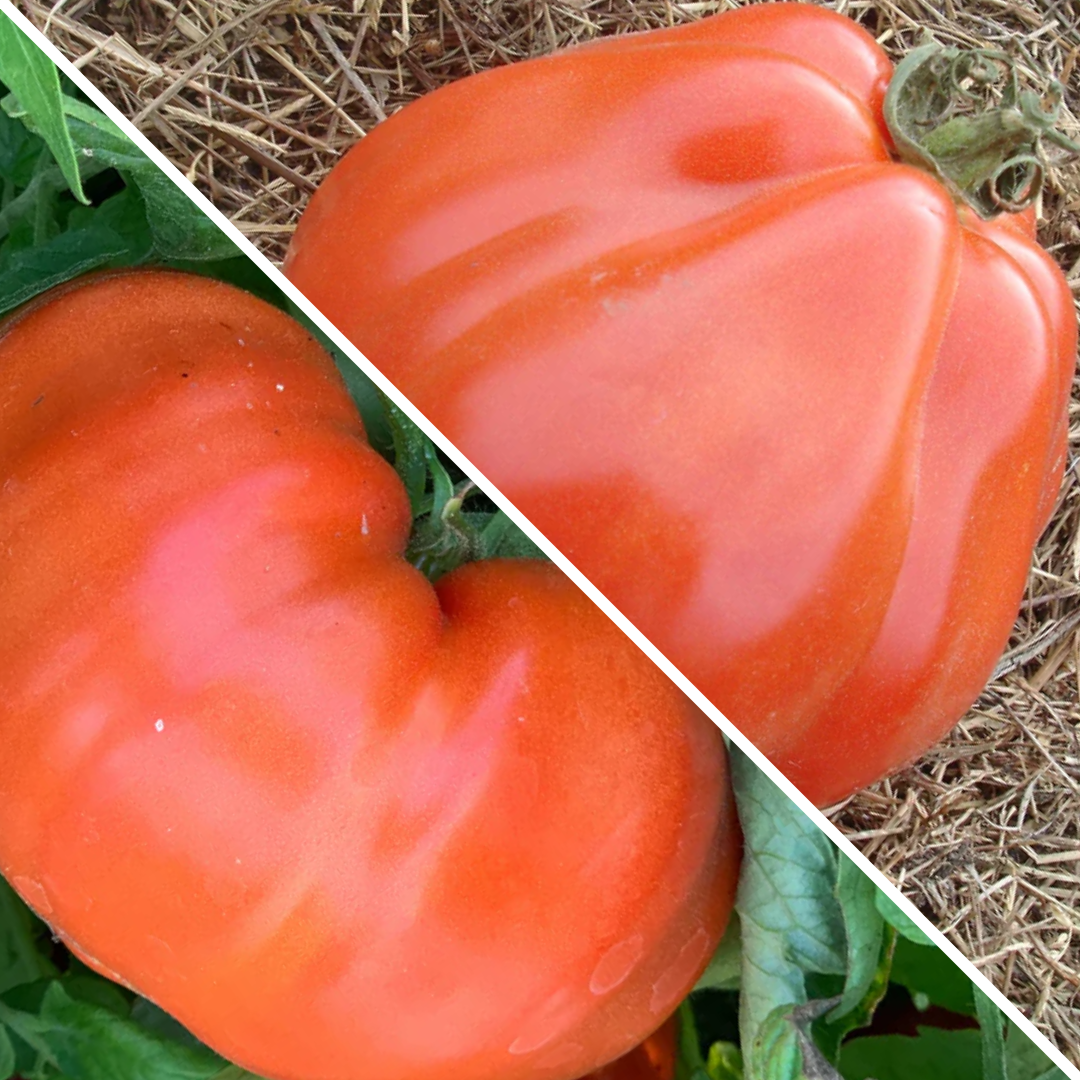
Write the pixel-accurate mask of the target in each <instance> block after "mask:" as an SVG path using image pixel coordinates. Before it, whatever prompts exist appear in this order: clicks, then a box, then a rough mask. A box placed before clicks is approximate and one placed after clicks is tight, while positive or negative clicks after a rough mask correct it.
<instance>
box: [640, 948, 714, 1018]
mask: <svg viewBox="0 0 1080 1080" xmlns="http://www.w3.org/2000/svg"><path fill="white" fill-rule="evenodd" d="M708 950H709V935H708V934H707V933H706V932H705V929H704V927H700V928H699V929H698V932H697V933H696V934H694V936H693V937H692V938H691V939H690V940H689V941H688V942H687V943H686V944H685V945H684V946H683V947H682V949H681V950H680V951H679V955H678V956H677V957H675V963H673V964H672V965H671V967H669V968H668V969H667V971H665V972H664V974H663V975H661V976H660V978H659V979H657V980H656V982H655V983H654V984H653V993H652V1000H651V1001H650V1002H649V1008H650V1009H651V1010H652V1012H654V1013H668V1012H671V1010H672V1009H673V1008H674V1007H675V1005H676V1004H677V1002H678V1000H679V998H681V997H682V996H683V994H684V993H685V992H686V990H687V989H688V984H689V983H690V981H691V979H693V977H694V975H695V973H696V972H697V970H698V968H699V967H700V966H701V964H702V962H703V961H704V959H705V954H706V953H707V952H708Z"/></svg>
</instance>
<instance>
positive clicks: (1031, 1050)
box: [1005, 1025, 1067, 1080]
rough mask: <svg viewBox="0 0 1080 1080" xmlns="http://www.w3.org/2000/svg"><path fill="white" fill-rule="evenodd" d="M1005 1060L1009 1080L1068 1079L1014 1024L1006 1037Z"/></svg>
mask: <svg viewBox="0 0 1080 1080" xmlns="http://www.w3.org/2000/svg"><path fill="white" fill-rule="evenodd" d="M1005 1062H1006V1071H1007V1075H1008V1077H1009V1080H1067V1077H1066V1076H1065V1073H1064V1072H1062V1071H1061V1069H1059V1068H1058V1067H1057V1066H1056V1065H1055V1064H1053V1063H1052V1062H1051V1060H1050V1059H1049V1058H1048V1057H1047V1056H1046V1055H1045V1054H1044V1053H1043V1052H1042V1050H1041V1049H1040V1048H1039V1047H1038V1046H1036V1045H1035V1043H1033V1042H1032V1041H1031V1039H1029V1038H1028V1037H1027V1035H1025V1034H1024V1033H1023V1032H1022V1031H1021V1030H1020V1029H1019V1028H1018V1027H1016V1026H1014V1025H1010V1026H1009V1033H1008V1035H1007V1036H1006V1038H1005Z"/></svg>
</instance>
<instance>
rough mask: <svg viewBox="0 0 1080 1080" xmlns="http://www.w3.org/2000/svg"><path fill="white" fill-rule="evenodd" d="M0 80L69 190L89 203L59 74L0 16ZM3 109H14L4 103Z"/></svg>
mask: <svg viewBox="0 0 1080 1080" xmlns="http://www.w3.org/2000/svg"><path fill="white" fill-rule="evenodd" d="M0 82H3V83H4V84H5V85H6V86H7V88H8V89H9V90H11V91H12V93H13V94H14V95H15V96H16V98H17V99H18V111H21V112H24V113H25V115H26V116H27V118H28V119H29V120H30V122H31V124H30V126H31V127H32V128H33V129H34V130H36V131H37V132H38V133H39V134H40V135H41V137H42V138H43V139H44V140H45V142H46V144H47V145H48V147H49V150H50V151H51V152H52V156H53V158H54V159H55V160H56V163H57V165H59V167H60V171H61V173H63V176H64V179H65V181H66V182H67V185H68V187H69V188H70V189H71V193H72V194H73V195H74V196H75V198H76V199H78V200H79V202H81V203H86V202H89V200H88V199H87V198H86V195H85V193H84V192H83V188H82V181H81V180H80V177H79V162H78V160H77V158H76V152H75V145H74V143H73V141H72V138H71V134H70V133H69V131H68V125H67V123H66V122H65V118H64V105H63V100H64V98H63V94H62V93H61V92H60V76H59V75H58V74H57V71H56V67H55V66H54V64H53V62H52V61H51V60H50V59H49V58H48V57H47V56H46V55H45V54H44V53H43V52H41V50H40V49H38V47H37V46H36V45H34V44H32V43H31V42H30V40H29V38H27V37H26V35H25V34H24V33H23V32H22V31H21V30H20V29H19V28H18V27H17V26H16V25H15V24H14V23H13V22H12V21H11V20H10V19H9V18H7V17H6V16H0ZM5 111H8V112H9V114H10V113H12V112H15V111H16V108H15V103H14V102H12V103H11V108H10V109H9V106H8V102H5Z"/></svg>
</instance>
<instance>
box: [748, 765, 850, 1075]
mask: <svg viewBox="0 0 1080 1080" xmlns="http://www.w3.org/2000/svg"><path fill="white" fill-rule="evenodd" d="M731 768H732V779H733V781H734V786H735V798H736V801H737V803H738V807H739V820H740V822H741V824H742V829H743V842H744V848H743V852H744V853H743V868H742V874H741V877H740V879H739V890H738V895H737V898H736V902H735V907H736V910H737V911H738V913H739V918H740V921H741V925H742V980H741V987H742V997H741V1001H740V1008H739V1032H740V1038H741V1042H742V1046H743V1048H744V1057H745V1058H746V1076H747V1080H766V1076H768V1078H769V1080H771V1078H772V1077H780V1076H790V1077H791V1078H792V1080H794V1078H795V1077H797V1076H798V1072H797V1071H796V1072H790V1073H784V1072H776V1071H770V1072H769V1073H768V1074H766V1073H764V1072H763V1071H762V1069H763V1067H764V1065H763V1063H764V1061H765V1060H766V1059H769V1060H779V1059H778V1058H775V1054H778V1053H779V1050H776V1051H775V1052H774V1050H772V1049H770V1047H772V1046H773V1043H772V1042H770V1043H769V1046H768V1047H765V1046H764V1044H762V1043H759V1042H758V1040H759V1036H761V1034H762V1029H763V1027H764V1025H765V1024H766V1022H769V1023H770V1024H772V1025H776V1023H777V1021H776V1019H775V1018H776V1017H777V1016H778V1015H782V1014H781V1013H778V1010H782V1009H784V1008H785V1007H786V1009H787V1011H788V1013H789V1014H790V1011H791V1008H792V1007H793V1006H798V1005H805V1004H806V1001H807V994H806V981H805V975H806V973H807V972H820V973H823V974H831V975H843V974H845V973H846V970H847V963H846V961H847V957H846V938H845V932H844V924H843V918H842V915H841V911H840V905H839V903H838V902H837V898H836V894H835V892H834V889H835V886H836V878H837V861H836V852H835V850H834V849H833V847H832V845H831V844H830V843H829V841H828V840H827V839H826V838H825V837H824V836H823V835H822V833H821V832H820V831H819V829H818V827H817V826H816V825H815V824H814V823H813V822H811V821H810V819H809V818H808V817H807V816H806V815H805V814H804V813H802V811H801V810H799V809H798V808H797V807H796V806H795V805H794V804H793V803H792V802H791V801H790V799H788V797H787V796H786V795H784V794H783V793H782V792H781V791H779V789H777V787H776V786H775V785H774V784H773V783H772V781H771V780H769V779H768V778H767V777H766V776H765V775H764V774H763V773H761V772H760V771H759V770H758V769H757V767H756V766H755V765H754V764H753V763H752V762H751V761H750V760H749V759H748V758H747V757H746V756H745V755H743V754H742V752H741V751H739V750H738V749H737V748H736V747H732V748H731ZM834 1004H835V1003H834ZM766 1034H767V1033H766ZM755 1044H757V1045H759V1046H760V1047H762V1049H761V1050H760V1052H759V1053H758V1054H757V1055H755V1054H752V1053H751V1054H747V1053H746V1049H745V1048H746V1047H753V1046H755ZM770 1055H772V1056H770ZM786 1060H787V1061H788V1062H789V1063H790V1062H793V1061H794V1058H793V1057H789V1058H787V1059H786ZM792 1067H793V1068H795V1067H797V1065H792ZM772 1068H773V1066H770V1069H772Z"/></svg>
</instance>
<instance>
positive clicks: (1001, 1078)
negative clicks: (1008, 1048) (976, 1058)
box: [972, 986, 1008, 1080]
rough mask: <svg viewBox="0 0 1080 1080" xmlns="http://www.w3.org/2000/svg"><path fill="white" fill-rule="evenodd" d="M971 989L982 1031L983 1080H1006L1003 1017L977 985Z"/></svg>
mask: <svg viewBox="0 0 1080 1080" xmlns="http://www.w3.org/2000/svg"><path fill="white" fill-rule="evenodd" d="M972 989H973V990H974V992H975V1012H976V1015H977V1016H978V1018H979V1030H980V1032H981V1033H982V1075H983V1080H1008V1076H1007V1075H1006V1071H1005V1017H1003V1016H1002V1015H1001V1012H1000V1010H999V1009H998V1007H997V1006H996V1005H995V1004H994V1003H993V1002H992V1001H991V1000H990V999H989V998H988V997H987V996H986V995H985V994H984V993H983V992H982V990H980V989H979V988H978V987H977V986H973V987H972Z"/></svg>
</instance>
